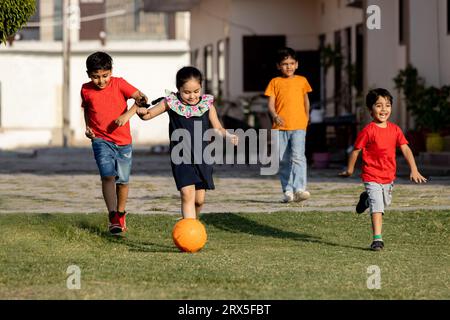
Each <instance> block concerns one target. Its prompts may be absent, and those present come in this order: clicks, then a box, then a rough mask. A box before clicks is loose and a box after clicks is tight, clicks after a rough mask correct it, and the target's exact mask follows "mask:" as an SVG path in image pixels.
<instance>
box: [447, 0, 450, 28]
mask: <svg viewBox="0 0 450 320" xmlns="http://www.w3.org/2000/svg"><path fill="white" fill-rule="evenodd" d="M447 34H450V0H447Z"/></svg>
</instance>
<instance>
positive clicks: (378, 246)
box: [370, 240, 384, 251]
mask: <svg viewBox="0 0 450 320" xmlns="http://www.w3.org/2000/svg"><path fill="white" fill-rule="evenodd" d="M383 248H384V242H383V241H382V240H377V241H374V242H372V244H371V245H370V249H371V250H373V251H380V250H383Z"/></svg>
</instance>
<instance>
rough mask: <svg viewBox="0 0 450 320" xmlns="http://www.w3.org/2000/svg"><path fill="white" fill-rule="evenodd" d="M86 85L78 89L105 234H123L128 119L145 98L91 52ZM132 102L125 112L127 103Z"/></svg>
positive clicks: (108, 59)
mask: <svg viewBox="0 0 450 320" xmlns="http://www.w3.org/2000/svg"><path fill="white" fill-rule="evenodd" d="M86 68H87V74H88V77H89V78H90V79H91V81H90V82H88V83H85V84H83V86H82V88H81V99H82V105H81V106H82V108H83V109H84V119H85V122H86V132H85V133H86V136H87V137H88V138H89V139H91V141H92V149H93V151H94V156H95V161H96V163H97V166H98V169H99V172H100V176H101V180H102V193H103V198H104V200H105V203H106V207H107V209H108V212H109V231H110V232H111V233H112V234H118V233H121V232H123V231H125V230H126V222H125V215H126V211H125V205H126V203H127V199H128V190H129V188H128V180H129V176H130V171H131V159H132V144H131V142H132V141H131V133H130V122H129V121H128V120H130V118H131V117H132V116H133V115H134V114H135V113H136V109H137V107H138V105H137V104H140V105H141V104H142V105H144V104H146V103H147V97H146V96H145V95H144V94H143V93H141V92H140V91H139V90H138V89H136V88H135V87H133V86H132V85H130V84H129V83H128V82H127V81H125V80H124V79H123V78H116V77H113V76H112V58H111V57H110V56H109V55H108V54H107V53H104V52H95V53H93V54H91V55H90V56H89V57H88V58H87V59H86ZM130 98H132V99H134V100H135V103H134V105H133V106H132V107H131V108H129V109H128V105H127V100H128V99H130Z"/></svg>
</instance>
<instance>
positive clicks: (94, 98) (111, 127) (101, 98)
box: [81, 77, 137, 146]
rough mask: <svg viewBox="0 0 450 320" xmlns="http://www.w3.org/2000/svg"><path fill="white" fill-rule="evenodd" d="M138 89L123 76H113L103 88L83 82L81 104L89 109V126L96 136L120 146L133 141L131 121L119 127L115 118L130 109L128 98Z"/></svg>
mask: <svg viewBox="0 0 450 320" xmlns="http://www.w3.org/2000/svg"><path fill="white" fill-rule="evenodd" d="M136 91H137V89H136V88H135V87H133V86H132V85H131V84H129V83H128V82H127V81H126V80H125V79H123V78H116V77H111V81H110V83H109V84H108V86H107V87H106V88H104V89H102V90H100V89H98V88H97V87H96V86H95V85H94V84H93V83H92V81H91V82H88V83H85V84H83V86H82V88H81V99H82V103H81V106H82V107H83V108H85V109H86V110H87V113H88V119H89V120H88V122H89V123H88V126H89V127H90V128H91V129H92V131H93V132H94V134H95V137H97V138H102V139H105V140H107V141H110V142H113V143H115V144H117V145H119V146H123V145H127V144H130V143H131V133H130V121H128V122H127V123H126V124H125V125H123V126H121V127H118V126H117V125H116V124H115V123H114V120H116V119H117V118H118V117H119V116H120V115H122V114H123V113H124V112H125V111H127V109H128V105H127V100H128V99H129V98H130V97H131V95H132V94H133V93H135V92H136Z"/></svg>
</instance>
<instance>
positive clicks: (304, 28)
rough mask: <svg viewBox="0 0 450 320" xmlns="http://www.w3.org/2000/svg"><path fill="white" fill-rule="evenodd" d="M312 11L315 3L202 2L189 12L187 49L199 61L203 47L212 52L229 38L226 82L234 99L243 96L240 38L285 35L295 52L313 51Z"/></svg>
mask: <svg viewBox="0 0 450 320" xmlns="http://www.w3.org/2000/svg"><path fill="white" fill-rule="evenodd" d="M315 8H316V1H315V0H304V1H298V0H278V1H276V4H274V1H272V0H259V1H254V0H203V1H201V2H200V4H199V5H197V6H195V7H194V8H193V9H192V11H191V30H192V32H191V48H192V50H195V49H200V55H201V57H200V61H202V54H203V48H204V46H206V45H208V44H213V46H214V50H216V49H217V48H216V47H217V41H218V40H221V39H224V38H226V37H228V36H229V37H230V57H229V61H230V65H229V79H228V81H229V86H230V87H229V91H230V96H231V97H230V98H232V99H234V98H236V97H238V96H242V95H243V94H244V93H243V89H242V88H243V67H242V61H243V52H242V51H243V48H242V38H243V36H248V35H253V34H256V35H286V37H287V45H288V46H291V47H293V48H294V49H296V50H314V49H317V47H318V41H317V34H316V33H315V30H317V19H316V16H315ZM215 57H216V51H215V52H214V59H215ZM201 63H202V62H201ZM213 66H214V68H215V66H216V62H215V61H214V62H213ZM214 72H216V70H214ZM246 94H252V93H246Z"/></svg>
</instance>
